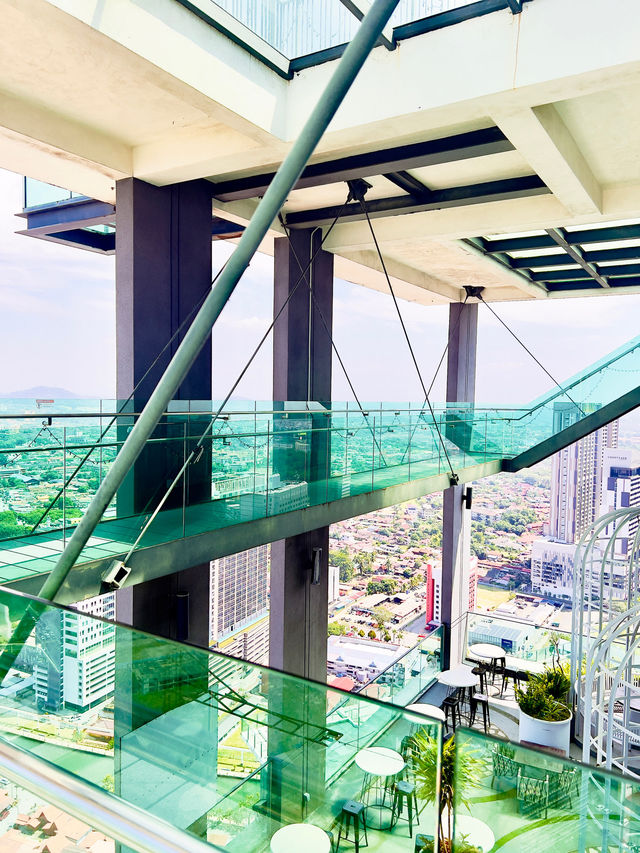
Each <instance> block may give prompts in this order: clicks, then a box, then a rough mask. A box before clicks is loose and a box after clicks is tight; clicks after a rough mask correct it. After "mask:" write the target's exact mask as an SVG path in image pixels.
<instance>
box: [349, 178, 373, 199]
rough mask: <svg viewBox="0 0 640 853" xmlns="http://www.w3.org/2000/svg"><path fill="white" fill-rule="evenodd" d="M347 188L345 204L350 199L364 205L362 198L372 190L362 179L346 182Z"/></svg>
mask: <svg viewBox="0 0 640 853" xmlns="http://www.w3.org/2000/svg"><path fill="white" fill-rule="evenodd" d="M347 186H348V187H349V198H348V199H347V203H348V202H350V201H351V200H352V199H353V200H354V201H359V202H360V203H364V197H365V196H366V194H367V193H368V192H369V190H370V189H371V188H372V185H371V184H370V183H369V182H368V181H365V180H364V178H353V179H352V180H351V181H347Z"/></svg>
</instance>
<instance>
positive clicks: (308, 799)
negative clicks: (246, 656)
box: [0, 591, 441, 853]
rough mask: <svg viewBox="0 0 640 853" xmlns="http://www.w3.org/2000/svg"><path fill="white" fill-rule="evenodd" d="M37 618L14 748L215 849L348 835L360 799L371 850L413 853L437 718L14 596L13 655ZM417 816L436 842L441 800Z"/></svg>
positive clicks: (2, 600)
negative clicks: (304, 830)
mask: <svg viewBox="0 0 640 853" xmlns="http://www.w3.org/2000/svg"><path fill="white" fill-rule="evenodd" d="M27 609H28V610H29V614H30V618H31V619H32V621H33V622H34V623H35V627H34V629H33V632H32V634H31V636H30V638H29V640H28V641H27V642H26V643H25V644H24V645H23V646H22V647H21V648H20V653H19V655H18V657H17V660H16V662H15V665H14V667H13V669H11V670H10V672H9V675H8V677H7V679H6V680H5V682H4V684H3V686H2V689H1V690H0V738H1V739H3V740H5V741H7V742H9V743H10V744H14V745H17V746H19V747H20V748H21V749H23V750H25V751H26V752H27V753H28V754H30V755H32V756H35V757H37V758H38V759H41V760H43V761H46V762H50V763H51V764H52V765H55V766H57V767H61V768H63V769H65V770H67V771H69V772H71V773H72V774H74V776H75V777H78V778H79V779H81V780H84V781H85V782H86V783H88V784H90V785H97V786H99V787H101V788H102V789H104V790H106V791H108V792H111V793H112V794H113V796H114V797H117V798H120V799H122V800H124V801H126V802H127V803H130V804H132V805H133V806H136V807H138V808H142V809H143V810H144V811H145V812H148V813H150V814H152V815H156V816H157V817H159V818H163V819H164V820H167V821H169V822H170V823H171V824H172V825H173V826H175V827H176V828H177V829H179V830H183V831H187V832H189V833H192V834H194V835H195V836H197V837H199V838H201V839H204V840H207V841H209V842H210V843H211V844H212V845H217V847H216V849H217V848H218V847H219V848H223V849H224V850H227V851H242V853H253V851H255V853H258V851H266V850H268V849H269V845H270V839H272V837H273V835H274V834H275V833H276V832H277V831H278V830H279V829H281V828H282V827H284V826H288V825H290V824H295V825H298V824H302V823H304V824H313V825H314V826H315V827H317V828H318V832H321V833H324V834H325V835H326V836H327V837H329V835H332V836H333V838H334V840H337V836H338V834H339V832H340V828H341V827H342V829H343V834H344V828H345V825H344V821H345V819H346V813H345V812H344V810H343V809H344V806H345V804H346V803H348V802H349V801H356V802H364V803H365V805H366V808H367V815H368V832H369V836H370V845H371V846H373V847H374V848H376V849H383V848H384V849H387V841H388V842H389V849H393V850H398V851H402V850H406V851H407V853H413V849H414V839H413V838H410V837H409V834H408V833H407V831H406V825H405V824H404V823H398V824H397V826H396V825H395V822H394V820H393V811H392V809H393V803H392V796H391V795H392V789H393V783H394V781H396V780H400V779H402V778H405V776H406V773H405V770H404V765H405V758H403V756H405V757H406V738H407V737H408V736H409V735H411V734H413V733H415V732H416V731H417V730H419V729H420V730H426V732H427V734H428V735H429V736H430V737H431V738H432V739H433V741H434V743H435V744H439V742H440V739H441V731H440V727H439V724H438V723H437V722H435V721H434V722H433V723H431V722H430V721H428V720H426V719H425V718H424V717H423V716H416V715H412V714H411V713H408V712H406V711H404V710H403V709H402V708H398V707H394V706H391V705H385V704H382V703H380V702H377V701H375V700H372V699H369V698H366V697H362V696H358V695H354V694H344V693H343V692H341V691H337V690H332V689H331V688H329V687H327V686H326V685H322V684H317V683H313V682H308V681H303V680H302V679H298V678H294V677H292V676H288V675H284V674H282V673H278V672H275V671H272V670H267V669H264V668H262V667H258V666H255V665H253V664H249V663H247V662H245V661H241V660H237V659H235V658H227V657H224V656H223V655H220V654H218V653H214V652H209V651H207V650H204V649H198V648H195V647H190V646H185V645H181V644H179V643H176V642H172V641H169V640H164V639H160V638H158V637H154V636H151V635H148V634H143V633H140V632H137V631H133V630H131V629H129V628H125V627H122V626H119V625H114V624H113V623H109V622H105V621H104V620H101V619H98V618H96V617H93V616H90V615H87V614H85V613H83V614H79V613H78V612H77V611H73V610H70V609H65V608H60V607H56V606H54V605H50V604H47V603H44V602H39V601H38V600H36V599H30V598H28V597H25V596H21V595H18V594H13V593H9V592H7V591H0V616H1V617H2V618H1V624H2V631H3V640H2V643H1V646H2V647H4V646H5V645H6V642H7V637H8V635H9V633H10V630H11V628H12V627H13V626H15V625H16V623H17V621H18V620H19V619H20V618H21V617H22V616H23V615H24V614H25V611H27ZM370 761H374V762H376V761H378V762H380V761H382V765H380V766H379V767H378V768H377V770H375V772H374V771H373V770H372V769H371V766H370V764H369V763H368V762H370ZM385 761H386V762H387V764H388V765H389V766H388V767H387V764H385ZM383 765H384V766H383ZM434 774H435V766H434ZM0 776H2V768H1V766H0ZM385 781H386V782H387V785H386V791H385V784H384V783H385ZM431 781H432V786H433V785H435V782H436V779H435V775H434V778H433V779H432V780H431ZM418 810H419V813H420V827H421V830H420V831H422V832H425V833H427V834H429V835H431V836H433V834H434V832H435V826H436V817H437V815H436V807H435V803H434V802H433V801H429V800H428V798H427V799H421V798H419V799H418ZM392 824H394V825H393V828H392ZM2 826H3V825H2V823H0V832H1V831H2ZM314 831H315V830H312V832H314ZM302 837H304V834H303V836H302ZM292 842H293V836H292ZM291 849H294V848H291ZM327 849H328V848H327Z"/></svg>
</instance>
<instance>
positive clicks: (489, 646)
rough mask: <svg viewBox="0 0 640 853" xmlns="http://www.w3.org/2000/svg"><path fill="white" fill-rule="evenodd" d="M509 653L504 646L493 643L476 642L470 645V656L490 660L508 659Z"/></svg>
mask: <svg viewBox="0 0 640 853" xmlns="http://www.w3.org/2000/svg"><path fill="white" fill-rule="evenodd" d="M506 656H507V653H506V652H505V650H504V649H503V648H502V646H494V645H493V643H475V645H473V646H470V647H469V657H472V658H488V659H489V660H498V659H499V658H505V659H506Z"/></svg>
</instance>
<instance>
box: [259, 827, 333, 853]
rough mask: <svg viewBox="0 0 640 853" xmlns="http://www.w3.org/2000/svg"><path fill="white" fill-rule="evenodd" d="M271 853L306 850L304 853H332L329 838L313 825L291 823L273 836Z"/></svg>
mask: <svg viewBox="0 0 640 853" xmlns="http://www.w3.org/2000/svg"><path fill="white" fill-rule="evenodd" d="M269 846H270V849H271V853H292V851H293V850H304V853H330V851H331V841H330V840H329V836H328V835H327V833H326V832H325V831H324V829H320V827H319V826H314V825H313V824H312V823H290V824H289V825H288V826H283V827H282V828H281V829H279V830H278V831H277V832H276V833H274V834H273V835H272V836H271V844H270V845H269Z"/></svg>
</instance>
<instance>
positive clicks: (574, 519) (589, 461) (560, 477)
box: [549, 403, 618, 544]
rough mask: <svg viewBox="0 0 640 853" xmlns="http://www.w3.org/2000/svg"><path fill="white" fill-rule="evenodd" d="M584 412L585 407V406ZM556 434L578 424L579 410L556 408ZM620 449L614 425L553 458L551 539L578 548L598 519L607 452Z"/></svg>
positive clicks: (564, 405) (561, 405)
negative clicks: (576, 544) (581, 539)
mask: <svg viewBox="0 0 640 853" xmlns="http://www.w3.org/2000/svg"><path fill="white" fill-rule="evenodd" d="M583 408H584V406H583ZM553 418H554V432H557V431H559V430H561V429H565V428H566V427H568V426H570V425H571V424H572V423H573V422H574V421H575V420H576V407H575V406H574V405H573V404H571V403H567V404H556V406H555V408H554V412H553ZM617 446H618V421H612V423H610V424H607V425H606V426H604V427H601V428H600V429H598V430H596V431H595V432H592V433H591V435H587V436H585V437H584V438H582V439H580V441H576V442H574V444H571V445H569V447H565V449H564V450H561V451H560V452H559V453H556V455H555V456H554V457H553V469H552V474H551V508H550V514H549V536H550V537H551V539H554V540H556V541H557V542H566V543H570V544H575V543H577V542H578V540H579V539H580V536H581V535H582V534H583V532H584V531H585V530H586V528H587V527H588V526H589V525H590V524H591V523H592V522H593V521H595V519H596V518H597V517H598V513H599V510H600V504H601V502H602V471H603V466H604V454H605V451H606V450H607V449H615V448H617Z"/></svg>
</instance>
